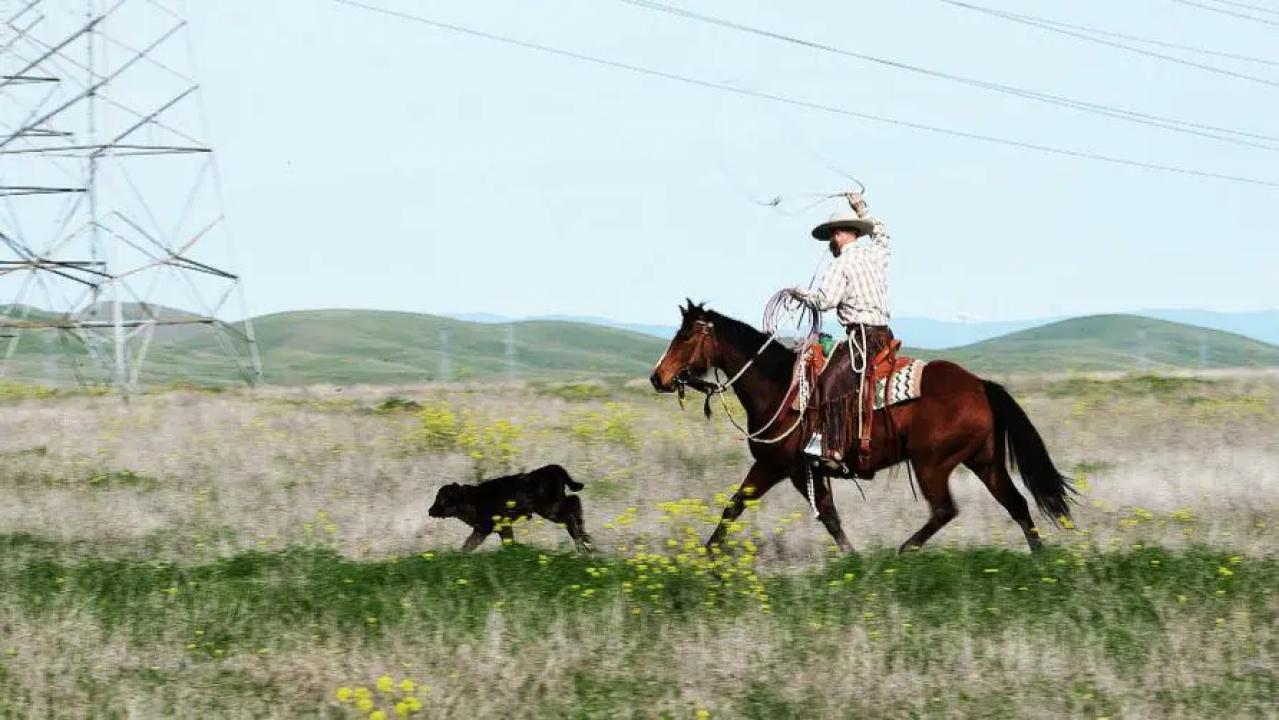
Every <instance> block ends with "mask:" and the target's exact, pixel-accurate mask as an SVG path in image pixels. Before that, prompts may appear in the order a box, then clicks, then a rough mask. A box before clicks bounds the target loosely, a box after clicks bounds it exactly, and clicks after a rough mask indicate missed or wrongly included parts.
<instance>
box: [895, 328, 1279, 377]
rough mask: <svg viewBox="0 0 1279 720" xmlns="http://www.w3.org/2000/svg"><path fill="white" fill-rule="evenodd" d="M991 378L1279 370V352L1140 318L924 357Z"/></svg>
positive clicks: (1034, 331)
mask: <svg viewBox="0 0 1279 720" xmlns="http://www.w3.org/2000/svg"><path fill="white" fill-rule="evenodd" d="M917 352H918V353H919V354H920V355H921V356H922V357H926V358H936V359H942V358H944V359H947V360H953V361H955V362H958V363H960V364H962V365H964V366H966V367H968V368H969V369H972V370H974V371H977V372H987V373H1010V372H1061V371H1081V372H1082V371H1105V370H1116V371H1159V370H1168V369H1176V368H1201V367H1202V368H1229V367H1279V347H1276V346H1274V345H1270V344H1267V343H1263V342H1261V341H1258V340H1253V339H1252V338H1247V337H1244V336H1242V335H1237V334H1234V333H1226V332H1221V331H1219V330H1210V329H1207V328H1198V327H1193V326H1189V325H1184V324H1181V323H1174V322H1168V321H1165V320H1157V319H1154V318H1145V317H1139V316H1136V315H1094V316H1091V317H1083V318H1072V319H1070V320H1062V321H1060V322H1055V323H1050V324H1048V325H1043V326H1040V327H1036V328H1030V329H1028V330H1022V331H1019V332H1015V333H1012V334H1010V335H1005V336H1002V337H998V338H993V339H990V340H985V341H982V342H979V343H975V344H972V345H968V346H964V347H958V348H950V349H946V350H918V351H917Z"/></svg>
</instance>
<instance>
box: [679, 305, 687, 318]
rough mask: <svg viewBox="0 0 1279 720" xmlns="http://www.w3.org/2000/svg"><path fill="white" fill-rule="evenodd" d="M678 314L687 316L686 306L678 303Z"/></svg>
mask: <svg viewBox="0 0 1279 720" xmlns="http://www.w3.org/2000/svg"><path fill="white" fill-rule="evenodd" d="M679 314H680V315H682V316H684V317H688V308H686V307H684V306H683V305H680V306H679Z"/></svg>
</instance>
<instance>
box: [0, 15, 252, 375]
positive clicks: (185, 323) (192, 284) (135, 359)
mask: <svg viewBox="0 0 1279 720" xmlns="http://www.w3.org/2000/svg"><path fill="white" fill-rule="evenodd" d="M179 9H180V7H179V6H178V4H177V3H175V2H173V0H0V303H7V304H2V305H0V353H3V354H2V355H0V376H5V375H7V376H11V377H12V376H30V375H33V374H35V371H34V366H35V363H34V362H33V361H32V360H31V357H32V351H37V352H38V353H40V354H38V355H35V357H42V356H43V353H46V352H48V351H49V350H52V349H54V344H55V343H56V344H57V345H58V346H59V348H60V349H61V351H62V352H63V353H64V355H65V358H66V359H67V361H68V365H67V367H68V368H69V369H70V370H71V371H72V372H73V373H74V376H75V377H76V379H77V380H79V381H80V382H86V381H89V380H99V381H109V382H111V383H112V384H113V385H114V386H115V387H116V388H117V389H118V390H119V391H120V392H122V393H128V392H130V391H131V390H133V389H135V388H136V387H137V386H138V384H139V381H140V379H143V378H144V377H146V376H144V375H143V368H144V365H145V363H146V362H147V360H148V358H149V357H150V359H152V360H156V355H157V354H163V355H164V361H165V363H164V364H165V366H166V367H168V368H170V369H171V368H174V367H181V368H183V371H184V372H187V371H195V370H196V369H197V368H201V367H204V368H207V369H208V370H215V369H216V368H217V367H218V366H221V367H230V368H233V369H234V370H235V371H238V373H239V374H240V375H242V376H243V377H244V378H245V379H246V380H247V381H249V382H250V383H254V382H256V381H257V380H258V379H259V378H260V376H261V363H260V361H259V355H258V347H257V342H256V340H255V338H254V334H253V327H252V325H251V323H250V321H249V318H248V314H247V310H246V308H245V304H244V294H243V287H242V284H241V280H240V277H239V275H237V274H236V272H235V262H234V257H233V255H232V244H231V238H230V232H229V229H228V227H227V220H226V217H225V215H224V213H223V211H222V201H221V189H220V180H219V177H218V170H217V166H216V164H215V161H214V156H213V152H212V147H211V145H210V144H209V143H208V142H207V140H206V137H205V133H206V130H205V128H206V127H207V123H206V122H205V120H204V112H203V107H202V105H201V102H200V96H199V85H198V84H197V83H196V81H195V80H194V79H193V78H192V76H191V75H190V74H189V68H190V67H191V66H192V65H193V63H192V62H191V56H192V53H191V51H190V41H189V38H188V37H187V31H186V22H185V21H184V20H183V18H182V15H181V13H180V12H179ZM228 315H232V316H234V321H233V322H231V321H227V320H226V319H225V318H227V316H228ZM45 372H46V374H47V372H48V370H47V368H46V371H45ZM157 377H158V376H157Z"/></svg>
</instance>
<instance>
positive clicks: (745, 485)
mask: <svg viewBox="0 0 1279 720" xmlns="http://www.w3.org/2000/svg"><path fill="white" fill-rule="evenodd" d="M782 477H784V475H783V473H781V472H779V471H777V470H776V469H775V468H773V467H770V466H768V465H765V464H764V463H762V462H756V463H755V464H754V465H751V469H750V470H749V471H747V473H746V478H745V479H743V480H742V484H741V485H740V486H739V487H738V488H737V492H735V493H733V497H732V499H730V500H729V501H728V505H727V506H726V507H725V508H724V513H723V515H721V516H720V519H719V525H716V526H715V532H713V533H711V536H710V539H708V540H707V541H706V549H707V550H710V549H711V548H712V547H715V546H716V545H719V544H720V543H721V542H722V541H723V540H724V534H725V533H727V532H728V524H729V523H731V522H733V521H734V520H736V519H737V518H738V517H739V516H740V515H741V514H742V511H743V510H745V509H746V501H747V500H755V499H758V498H760V497H763V495H764V493H766V492H768V491H769V490H771V489H772V487H773V486H774V485H776V484H777V483H778V481H780V480H781V479H782Z"/></svg>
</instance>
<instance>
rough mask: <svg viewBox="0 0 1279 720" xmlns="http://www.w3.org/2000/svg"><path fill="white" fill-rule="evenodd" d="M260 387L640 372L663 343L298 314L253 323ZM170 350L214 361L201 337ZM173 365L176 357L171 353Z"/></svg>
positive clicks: (340, 313)
mask: <svg viewBox="0 0 1279 720" xmlns="http://www.w3.org/2000/svg"><path fill="white" fill-rule="evenodd" d="M253 327H254V331H255V332H256V333H257V337H258V342H259V347H260V349H261V353H262V363H263V366H264V368H265V371H264V374H265V377H266V380H267V382H271V383H278V384H301V383H316V382H329V383H341V384H350V383H417V382H433V381H434V382H438V381H447V380H465V379H477V378H498V379H500V378H504V377H506V376H507V375H508V373H513V374H514V375H515V376H516V377H518V378H522V379H529V378H556V377H560V378H565V377H587V376H625V377H637V376H643V375H647V374H648V373H649V372H650V371H651V370H652V367H653V363H655V362H656V361H657V358H658V357H659V356H660V355H661V353H662V350H663V349H664V343H663V342H662V341H660V340H657V339H656V338H652V337H649V336H646V335H641V334H639V333H633V332H628V331H625V330H618V329H613V328H607V327H601V326H598V325H589V324H585V323H570V322H559V321H542V320H538V321H523V322H516V323H503V324H484V323H475V322H463V321H459V320H454V319H452V318H444V317H439V316H435V315H421V314H417V313H405V312H386V311H374V310H307V311H300V312H287V313H278V314H274V315H266V316H263V317H259V318H255V319H254V320H253ZM177 348H178V351H179V352H181V353H187V354H198V355H200V356H206V357H207V356H216V350H217V347H216V345H214V344H213V340H212V339H210V338H201V339H200V340H198V341H187V342H183V343H178V344H177ZM173 360H174V361H178V360H180V358H179V357H174V358H173Z"/></svg>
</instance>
